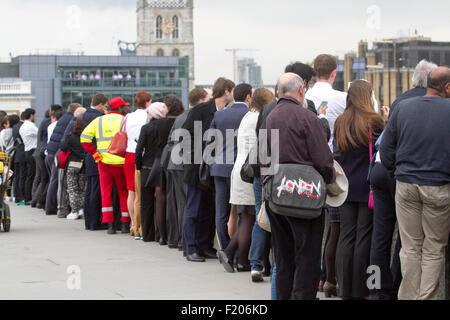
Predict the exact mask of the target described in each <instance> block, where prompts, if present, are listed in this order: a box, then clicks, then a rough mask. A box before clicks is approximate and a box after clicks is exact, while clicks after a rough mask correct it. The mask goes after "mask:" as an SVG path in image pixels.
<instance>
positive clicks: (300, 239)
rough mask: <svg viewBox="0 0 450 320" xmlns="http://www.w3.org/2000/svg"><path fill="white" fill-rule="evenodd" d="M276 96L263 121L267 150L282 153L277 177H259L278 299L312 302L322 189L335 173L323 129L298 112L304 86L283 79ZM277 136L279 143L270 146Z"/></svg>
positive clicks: (317, 265) (295, 78)
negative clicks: (273, 147) (278, 97)
mask: <svg viewBox="0 0 450 320" xmlns="http://www.w3.org/2000/svg"><path fill="white" fill-rule="evenodd" d="M278 90H279V96H280V100H279V101H278V105H277V106H276V108H275V110H274V111H272V113H271V114H270V115H269V117H268V118H267V135H268V145H269V148H270V146H271V145H279V143H282V144H283V148H280V151H279V154H275V153H274V152H273V151H274V150H271V151H272V152H271V157H272V159H271V160H272V167H274V166H273V165H274V164H277V163H279V166H276V167H278V171H277V172H272V173H270V175H267V174H268V173H267V172H264V171H266V170H263V169H262V171H261V173H262V175H266V176H265V177H264V179H263V184H264V194H265V195H264V197H265V201H266V209H267V212H268V216H269V220H270V226H271V229H272V241H273V247H274V253H275V263H276V266H277V275H276V286H277V290H276V291H277V298H278V299H280V300H315V299H316V296H317V288H318V284H319V278H320V262H321V261H320V260H321V247H322V238H323V231H324V214H323V207H324V205H325V201H326V196H327V195H326V193H327V188H326V186H327V185H328V184H332V183H334V182H335V180H336V171H335V169H334V162H333V156H332V154H331V151H330V149H329V147H328V144H327V139H326V135H325V132H324V130H323V125H322V123H321V122H320V120H319V119H318V118H317V116H315V115H314V114H313V113H311V112H310V111H308V110H307V109H305V108H303V106H302V103H303V99H304V94H305V90H304V83H303V80H302V79H301V78H300V77H299V76H298V75H296V74H293V73H286V74H284V75H283V76H282V77H281V78H280V80H279V82H278ZM275 130H276V131H278V133H279V141H271V139H272V134H273V133H274V132H275ZM269 150H270V149H269ZM274 159H275V160H274ZM277 160H278V161H277Z"/></svg>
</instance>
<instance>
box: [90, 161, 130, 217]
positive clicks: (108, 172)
mask: <svg viewBox="0 0 450 320" xmlns="http://www.w3.org/2000/svg"><path fill="white" fill-rule="evenodd" d="M98 172H99V177H100V190H101V193H102V213H103V221H102V223H111V222H114V210H113V205H112V191H113V187H114V183H115V184H116V188H117V191H118V193H119V200H120V211H121V213H122V218H121V219H120V221H122V222H130V221H131V219H130V215H129V214H128V206H127V199H128V191H127V184H126V180H125V171H124V169H123V165H111V164H105V163H101V162H100V163H99V164H98Z"/></svg>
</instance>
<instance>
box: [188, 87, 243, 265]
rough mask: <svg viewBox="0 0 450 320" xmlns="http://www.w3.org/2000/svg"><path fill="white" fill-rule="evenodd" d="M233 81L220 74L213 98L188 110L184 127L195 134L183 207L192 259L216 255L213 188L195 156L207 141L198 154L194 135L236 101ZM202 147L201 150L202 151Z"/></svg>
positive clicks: (191, 133) (190, 257)
mask: <svg viewBox="0 0 450 320" xmlns="http://www.w3.org/2000/svg"><path fill="white" fill-rule="evenodd" d="M234 87H235V85H234V83H233V81H231V80H228V79H225V78H219V79H217V81H216V82H215V84H214V88H213V99H211V100H210V101H209V102H206V103H202V104H200V105H198V106H196V107H194V108H192V109H191V111H190V112H189V114H188V117H187V119H186V122H185V123H184V125H183V127H182V128H183V129H185V130H187V131H188V132H189V134H190V137H191V138H192V139H191V140H192V143H191V149H190V156H191V159H190V160H191V163H185V164H184V182H185V183H186V184H187V185H188V190H187V198H186V208H185V211H184V226H183V230H184V239H185V241H186V255H187V257H186V259H187V260H188V261H190V262H205V258H217V257H216V252H214V250H212V245H213V244H212V242H213V240H214V217H215V208H214V199H213V194H214V190H211V189H210V190H208V191H205V190H203V189H202V188H201V186H200V179H199V172H200V164H199V163H196V161H195V160H196V159H197V158H200V159H201V156H202V155H203V150H204V148H205V145H206V143H202V145H201V148H198V149H199V150H198V151H199V152H198V153H199V154H195V153H196V151H197V148H195V141H193V140H194V137H195V136H196V134H195V133H196V132H195V131H196V127H197V126H199V127H200V128H201V132H197V134H198V135H199V134H201V137H203V136H204V134H205V132H206V130H208V129H209V128H210V127H211V122H212V120H213V119H214V115H215V114H216V112H218V111H220V110H223V109H224V108H225V107H226V106H227V105H229V104H231V103H232V102H233V90H234ZM200 151H201V152H200Z"/></svg>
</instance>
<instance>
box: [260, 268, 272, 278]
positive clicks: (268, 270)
mask: <svg viewBox="0 0 450 320" xmlns="http://www.w3.org/2000/svg"><path fill="white" fill-rule="evenodd" d="M262 275H263V276H264V277H270V276H271V275H272V268H271V267H270V266H265V267H264V272H263V274H262Z"/></svg>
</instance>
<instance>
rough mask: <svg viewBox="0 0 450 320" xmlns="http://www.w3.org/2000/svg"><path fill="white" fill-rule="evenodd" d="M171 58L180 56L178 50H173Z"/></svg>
mask: <svg viewBox="0 0 450 320" xmlns="http://www.w3.org/2000/svg"><path fill="white" fill-rule="evenodd" d="M172 56H174V57H179V56H180V50H178V49H173V51H172Z"/></svg>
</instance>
